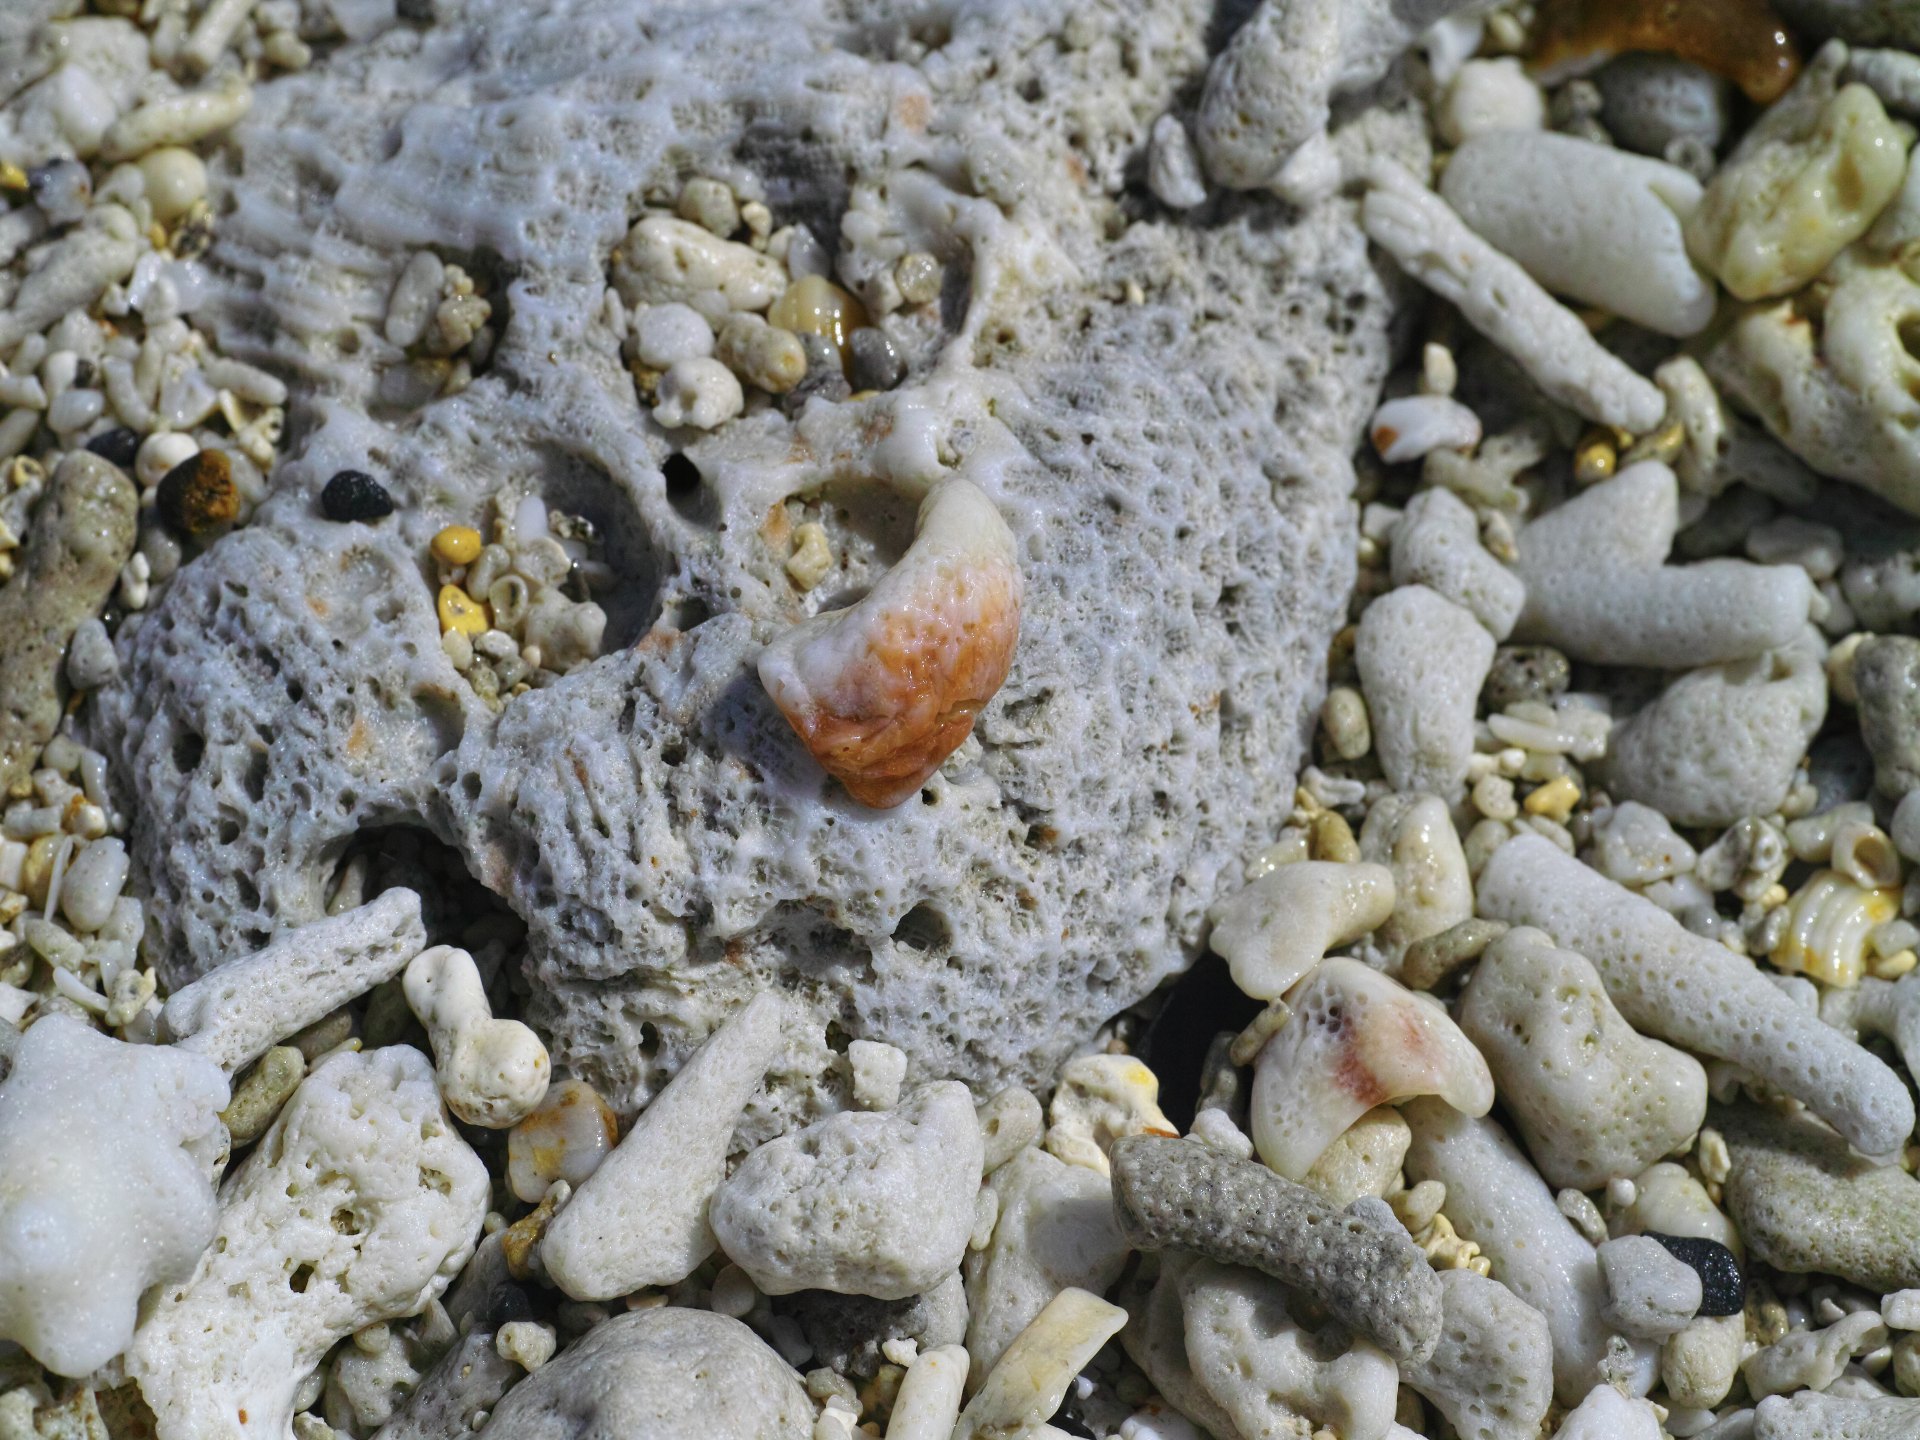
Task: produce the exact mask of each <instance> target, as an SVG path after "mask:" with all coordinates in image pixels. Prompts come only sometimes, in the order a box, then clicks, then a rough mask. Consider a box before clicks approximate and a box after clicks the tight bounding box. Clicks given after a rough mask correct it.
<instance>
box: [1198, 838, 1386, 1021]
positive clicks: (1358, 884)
mask: <svg viewBox="0 0 1920 1440" xmlns="http://www.w3.org/2000/svg"><path fill="white" fill-rule="evenodd" d="M1393 902H1394V884H1393V872H1392V871H1390V870H1388V869H1387V868H1386V866H1384V865H1371V864H1358V865H1346V864H1338V863H1336V862H1334V861H1330V860H1302V861H1299V862H1297V863H1295V864H1292V865H1282V866H1280V867H1279V868H1278V869H1276V870H1273V871H1271V872H1270V873H1268V874H1266V875H1263V876H1261V877H1260V878H1259V879H1258V880H1255V881H1254V882H1253V883H1252V884H1251V885H1248V886H1245V887H1244V888H1242V889H1240V890H1236V891H1235V892H1234V893H1233V894H1231V895H1229V896H1228V897H1227V898H1226V899H1224V900H1222V901H1220V902H1219V903H1218V904H1216V905H1215V906H1214V907H1213V909H1212V910H1211V911H1210V912H1209V915H1210V918H1211V919H1212V921H1213V934H1212V938H1211V939H1210V940H1209V942H1208V943H1209V944H1210V945H1211V946H1212V947H1213V950H1214V953H1215V954H1217V955H1219V956H1220V957H1221V958H1222V959H1224V960H1225V961H1226V962H1227V965H1228V967H1229V969H1230V970H1231V971H1232V973H1233V983H1234V984H1235V985H1237V986H1239V987H1240V990H1241V991H1242V993H1244V994H1247V995H1251V996H1252V997H1253V998H1254V999H1256V1000H1274V999H1277V998H1279V997H1280V996H1281V995H1284V994H1285V993H1286V992H1287V991H1288V990H1289V989H1291V988H1292V987H1293V984H1294V982H1295V981H1297V980H1299V979H1300V977H1301V976H1303V975H1305V974H1306V973H1307V972H1308V971H1309V970H1311V969H1313V967H1314V966H1315V965H1317V964H1319V963H1320V957H1321V956H1323V955H1325V954H1326V953H1327V951H1329V950H1331V949H1332V948H1333V947H1334V946H1336V945H1344V944H1346V943H1348V942H1349V941H1352V940H1358V939H1359V938H1360V937H1361V936H1362V935H1365V934H1366V933H1367V932H1368V931H1370V930H1372V929H1373V928H1374V927H1375V926H1377V925H1379V924H1380V923H1381V922H1382V921H1384V920H1385V919H1386V918H1387V917H1388V916H1389V915H1391V914H1392V913H1393Z"/></svg>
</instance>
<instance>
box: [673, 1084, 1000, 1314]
mask: <svg viewBox="0 0 1920 1440" xmlns="http://www.w3.org/2000/svg"><path fill="white" fill-rule="evenodd" d="M982 1149H983V1146H982V1144H981V1140H980V1124H979V1122H978V1121H977V1120H976V1119H975V1118H974V1113H973V1097H972V1096H971V1095H969V1094H968V1093H967V1087H966V1086H964V1085H961V1084H958V1083H957V1082H954V1081H951V1080H948V1081H942V1082H940V1083H939V1084H936V1085H928V1086H925V1087H923V1088H922V1089H920V1090H919V1091H917V1092H915V1093H914V1094H913V1095H911V1096H909V1097H908V1098H907V1099H906V1100H904V1101H902V1102H901V1104H900V1105H899V1106H898V1108H896V1109H893V1110H886V1111H880V1112H872V1111H850V1112H848V1113H846V1114H843V1115H831V1116H829V1117H827V1118H826V1119H825V1120H816V1121H815V1122H814V1123H813V1124H811V1125H808V1126H805V1127H804V1128H802V1129H800V1130H796V1131H794V1132H793V1133H792V1134H790V1135H782V1136H780V1137H779V1138H778V1139H775V1140H769V1141H768V1142H767V1143H766V1144H764V1145H762V1146H761V1147H760V1148H759V1149H757V1150H755V1151H754V1152H753V1153H752V1154H750V1155H748V1156H747V1158H746V1159H745V1160H743V1161H741V1162H740V1168H739V1169H737V1170H735V1171H734V1172H733V1175H732V1176H731V1177H730V1178H729V1179H728V1180H727V1182H726V1184H724V1185H722V1186H721V1187H720V1190H719V1192H718V1193H717V1194H716V1195H715V1196H714V1197H713V1204H712V1206H711V1207H710V1209H709V1210H708V1217H707V1218H708V1220H709V1221H710V1222H711V1223H712V1225H713V1233H714V1235H715V1236H717V1237H718V1238H719V1241H720V1248H721V1249H722V1250H725V1251H726V1252H727V1257H728V1258H729V1259H730V1260H732V1261H733V1262H734V1263H735V1264H736V1265H738V1266H739V1267H740V1268H741V1269H742V1270H744V1271H746V1272H747V1274H748V1275H750V1276H751V1277H752V1278H753V1283H754V1284H755V1285H757V1286H758V1287H759V1288H760V1290H761V1291H762V1292H763V1293H765V1294H768V1295H789V1294H792V1293H793V1292H794V1291H795V1290H835V1291H838V1292H840V1293H841V1294H845V1295H871V1296H873V1297H874V1298H875V1299H879V1300H902V1299H905V1298H906V1297H907V1296H909V1295H919V1294H922V1293H923V1292H925V1291H927V1290H930V1289H932V1288H933V1286H934V1285H936V1284H938V1283H939V1281H940V1280H941V1278H942V1277H943V1276H945V1275H947V1274H949V1273H951V1272H952V1271H953V1270H955V1269H956V1268H958V1266H959V1264H960V1259H961V1256H963V1255H964V1254H965V1253H966V1248H967V1239H968V1237H969V1236H970V1235H971V1234H972V1232H973V1216H974V1200H975V1197H976V1195H977V1194H978V1193H979V1187H980V1159H981V1154H982Z"/></svg>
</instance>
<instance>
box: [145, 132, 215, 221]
mask: <svg viewBox="0 0 1920 1440" xmlns="http://www.w3.org/2000/svg"><path fill="white" fill-rule="evenodd" d="M140 176H141V179H142V180H143V181H144V182H145V185H146V195H147V204H148V205H150V206H152V207H153V218H154V219H155V220H157V221H159V222H160V223H161V224H162V225H171V224H172V223H173V222H174V221H175V220H178V219H179V218H180V217H181V216H182V215H184V214H186V213H187V211H189V210H191V209H192V208H193V207H194V205H195V204H196V203H197V202H198V201H200V200H203V199H205V198H206V194H207V166H206V162H205V161H204V160H202V159H201V158H200V157H199V156H198V155H196V154H194V153H193V151H191V150H188V149H185V148H183V147H182V146H179V145H166V146H162V147H161V148H160V149H158V150H149V151H148V152H147V153H146V154H145V155H143V156H141V157H140Z"/></svg>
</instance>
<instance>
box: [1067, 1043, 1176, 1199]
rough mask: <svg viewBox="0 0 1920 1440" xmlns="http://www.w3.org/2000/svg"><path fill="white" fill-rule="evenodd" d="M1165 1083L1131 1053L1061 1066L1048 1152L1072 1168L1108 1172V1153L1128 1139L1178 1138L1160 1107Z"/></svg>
mask: <svg viewBox="0 0 1920 1440" xmlns="http://www.w3.org/2000/svg"><path fill="white" fill-rule="evenodd" d="M1159 1095H1160V1080H1159V1077H1158V1076H1156V1075H1155V1074H1154V1073H1153V1071H1151V1070H1149V1069H1148V1068H1147V1067H1146V1066H1145V1065H1143V1064H1141V1063H1140V1062H1139V1061H1138V1060H1136V1059H1134V1058H1133V1057H1132V1056H1131V1055H1082V1056H1080V1057H1079V1058H1078V1059H1075V1060H1069V1061H1068V1062H1067V1063H1066V1064H1065V1065H1063V1066H1061V1067H1060V1080H1059V1084H1058V1085H1057V1086H1056V1087H1055V1089H1054V1092H1053V1105H1052V1107H1051V1110H1050V1113H1049V1119H1050V1121H1051V1123H1050V1124H1049V1125H1048V1126H1047V1141H1046V1144H1047V1149H1048V1150H1049V1151H1051V1152H1052V1153H1053V1154H1054V1155H1057V1156H1058V1157H1059V1158H1060V1159H1062V1160H1065V1161H1066V1162H1067V1163H1068V1164H1069V1165H1084V1166H1085V1167H1086V1168H1087V1169H1089V1170H1097V1171H1099V1172H1100V1173H1101V1174H1102V1175H1105V1174H1107V1173H1108V1166H1107V1149H1108V1147H1109V1146H1111V1145H1112V1144H1113V1142H1114V1141H1115V1140H1118V1139H1120V1138H1121V1137H1122V1136H1125V1135H1169V1136H1172V1135H1178V1134H1179V1133H1180V1132H1179V1131H1178V1130H1176V1129H1175V1128H1174V1126H1173V1122H1172V1121H1171V1120H1169V1119H1167V1117H1166V1116H1165V1115H1164V1114H1163V1113H1162V1112H1161V1110H1160V1106H1159V1103H1158V1100H1159Z"/></svg>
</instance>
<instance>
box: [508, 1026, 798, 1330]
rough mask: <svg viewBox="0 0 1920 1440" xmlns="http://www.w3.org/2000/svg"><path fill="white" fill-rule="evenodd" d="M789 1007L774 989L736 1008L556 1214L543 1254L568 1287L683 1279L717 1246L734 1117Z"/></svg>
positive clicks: (602, 1291) (586, 1291)
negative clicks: (716, 1212) (713, 1203)
mask: <svg viewBox="0 0 1920 1440" xmlns="http://www.w3.org/2000/svg"><path fill="white" fill-rule="evenodd" d="M785 1017H786V1007H785V1004H784V1002H782V1001H781V999H780V997H779V996H777V995H772V994H763V995H757V996H755V997H754V998H753V999H752V1000H751V1001H750V1002H748V1003H747V1004H746V1005H745V1006H743V1007H742V1008H741V1009H740V1010H739V1011H738V1012H737V1013H736V1014H734V1015H733V1016H732V1017H730V1018H729V1019H728V1021H727V1023H726V1024H724V1025H722V1026H721V1027H720V1029H718V1030H717V1031H715V1032H714V1033H713V1034H712V1035H710V1036H709V1037H708V1038H707V1040H706V1043H705V1044H703V1045H702V1046H701V1047H700V1048H699V1049H698V1050H696V1051H695V1052H694V1054H693V1058H692V1059H690V1060H688V1061H687V1063H686V1064H685V1065H683V1066H681V1067H680V1070H679V1073H678V1074H676V1075H675V1076H674V1077H673V1079H672V1080H670V1081H669V1082H668V1083H667V1086H666V1088H665V1089H664V1090H662V1091H661V1092H660V1093H659V1094H658V1095H657V1096H655V1097H654V1100H653V1103H652V1104H651V1105H649V1106H648V1107H647V1108H646V1109H645V1110H643V1111H642V1112H641V1113H640V1118H639V1119H638V1120H636V1121H634V1123H633V1128H632V1129H630V1130H628V1131H627V1133H626V1135H625V1136H623V1137H622V1138H621V1141H620V1143H619V1144H618V1145H617V1146H615V1147H614V1149H613V1152H612V1153H611V1154H610V1155H608V1156H607V1157H606V1158H605V1159H604V1160H602V1161H601V1162H600V1164H599V1166H598V1168H597V1169H595V1170H594V1172H593V1173H592V1175H590V1176H588V1177H587V1179H586V1180H585V1181H584V1182H583V1183H582V1184H581V1186H580V1188H579V1189H578V1190H577V1191H576V1192H575V1193H574V1196H573V1199H572V1200H571V1201H570V1202H569V1203H568V1204H567V1207H566V1208H565V1209H564V1210H562V1211H561V1212H560V1213H559V1215H557V1216H556V1217H555V1218H554V1220H553V1223H552V1224H551V1225H549V1226H548V1227H547V1232H546V1236H545V1238H544V1239H543V1240H542V1241H541V1247H540V1258H541V1260H542V1261H543V1262H544V1264H545V1265H546V1268H547V1273H548V1274H549V1275H551V1276H552V1277H553V1281H554V1283H555V1284H556V1285H558V1286H559V1287H560V1288H561V1289H562V1290H564V1291H565V1292H566V1293H567V1294H568V1295H571V1296H572V1297H573V1298H574V1299H576V1300H609V1299H612V1298H613V1297H614V1296H616V1295H626V1294H629V1293H631V1292H632V1291H635V1290H638V1289H640V1288H641V1287H642V1286H645V1285H672V1284H677V1283H678V1282H679V1281H681V1280H684V1279H686V1278H687V1276H689V1275H691V1274H692V1273H693V1272H694V1270H695V1269H696V1268H697V1267H698V1266H699V1264H700V1262H701V1261H702V1260H705V1259H706V1258H707V1256H709V1255H711V1254H712V1253H713V1249H714V1237H713V1232H712V1230H710V1229H709V1228H708V1226H707V1203H708V1201H709V1200H711V1199H712V1198H713V1192H714V1191H715V1190H716V1189H718V1188H719V1186H720V1182H721V1181H722V1180H724V1179H725V1178H726V1173H727V1147H728V1144H729V1143H730V1142H731V1140H732V1139H733V1129H734V1126H735V1125H737V1124H738V1123H739V1121H740V1115H741V1112H742V1111H744V1110H745V1109H746V1107H747V1101H748V1100H750V1099H752V1097H753V1092H754V1091H755V1090H756V1089H758V1088H759V1085H760V1080H761V1077H762V1076H764V1075H765V1074H766V1071H767V1067H768V1066H769V1065H770V1064H772V1063H773V1059H774V1057H775V1056H776V1055H777V1054H779V1051H780V1044H781V1036H780V1029H781V1024H782V1022H783V1020H784V1019H785ZM666 1155H671V1156H672V1157H673V1163H672V1164H663V1163H662V1161H661V1157H662V1156H666Z"/></svg>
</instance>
